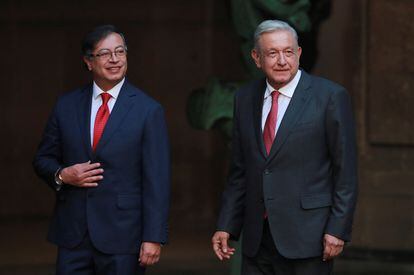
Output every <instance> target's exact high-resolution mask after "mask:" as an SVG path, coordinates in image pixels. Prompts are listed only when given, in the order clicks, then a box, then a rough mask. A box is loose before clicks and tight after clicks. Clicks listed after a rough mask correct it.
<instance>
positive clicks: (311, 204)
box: [301, 194, 332, 209]
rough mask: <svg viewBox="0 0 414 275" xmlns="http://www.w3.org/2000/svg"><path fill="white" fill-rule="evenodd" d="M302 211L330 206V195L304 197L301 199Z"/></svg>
mask: <svg viewBox="0 0 414 275" xmlns="http://www.w3.org/2000/svg"><path fill="white" fill-rule="evenodd" d="M301 203H302V208H303V209H312V208H319V207H327V206H331V205H332V195H331V194H314V195H304V196H302V198H301Z"/></svg>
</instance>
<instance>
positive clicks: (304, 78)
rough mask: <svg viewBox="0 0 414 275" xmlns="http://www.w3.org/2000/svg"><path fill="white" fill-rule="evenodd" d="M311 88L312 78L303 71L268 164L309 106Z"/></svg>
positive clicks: (277, 133) (278, 131)
mask: <svg viewBox="0 0 414 275" xmlns="http://www.w3.org/2000/svg"><path fill="white" fill-rule="evenodd" d="M309 87H310V76H309V75H308V74H307V73H305V72H304V71H302V75H301V78H300V80H299V83H298V86H297V87H296V89H295V92H294V94H293V97H292V99H291V100H290V103H289V106H288V108H287V110H286V112H285V115H284V116H283V119H282V122H281V124H280V126H279V129H278V130H277V132H276V137H275V140H274V142H273V145H272V148H271V150H270V153H269V157H268V158H267V162H269V161H271V160H272V159H273V158H274V157H275V156H276V155H277V153H278V152H279V150H280V148H281V147H282V145H283V144H284V143H285V141H286V139H287V137H288V136H289V133H290V130H291V129H292V127H293V126H294V125H295V123H296V121H297V120H298V119H299V118H300V114H301V113H302V111H303V110H304V107H305V106H306V105H307V102H308V100H309V98H310V93H309V91H308V89H309Z"/></svg>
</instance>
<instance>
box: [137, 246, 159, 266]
mask: <svg viewBox="0 0 414 275" xmlns="http://www.w3.org/2000/svg"><path fill="white" fill-rule="evenodd" d="M160 255H161V244H159V243H151V242H143V243H142V244H141V250H140V252H139V262H140V265H141V266H149V265H153V264H155V263H157V262H158V261H159V259H160Z"/></svg>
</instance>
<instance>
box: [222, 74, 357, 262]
mask: <svg viewBox="0 0 414 275" xmlns="http://www.w3.org/2000/svg"><path fill="white" fill-rule="evenodd" d="M265 89H266V82H265V80H264V79H262V80H258V81H254V82H251V83H250V84H249V85H247V86H245V87H244V88H242V89H241V90H240V91H239V92H238V93H237V95H236V98H235V111H234V112H235V114H234V132H233V147H232V150H233V152H232V162H231V169H230V176H229V182H228V185H227V187H226V190H225V191H224V194H223V203H222V208H221V212H220V216H219V220H218V228H217V229H218V230H222V231H226V232H229V233H230V234H231V235H232V237H233V238H238V237H239V235H240V232H241V230H242V229H243V252H244V253H245V254H246V255H248V256H254V255H255V254H256V252H257V251H258V249H259V245H260V241H261V236H262V230H263V229H262V228H263V213H264V212H265V209H266V212H267V214H268V221H269V225H270V229H271V232H272V236H273V239H274V241H275V245H276V247H277V249H278V250H279V252H280V253H281V254H282V255H284V256H285V257H287V258H295V259H298V258H309V257H316V256H320V255H322V252H323V246H322V243H323V242H322V240H323V235H324V234H325V233H328V234H331V235H333V236H336V237H338V238H340V239H342V240H345V241H349V240H350V238H351V229H352V220H353V214H354V210H355V204H356V198H357V169H356V167H357V163H356V160H357V159H356V140H355V125H354V119H353V115H352V108H351V102H350V98H349V96H348V93H347V92H346V90H345V89H344V88H343V87H341V86H339V85H338V84H335V83H333V82H331V81H329V80H326V79H323V78H319V77H314V76H311V75H309V74H307V73H306V72H304V71H302V75H301V78H300V81H299V83H298V86H297V87H296V89H295V93H294V95H293V97H292V99H291V101H290V103H289V106H288V108H287V110H286V113H285V115H284V117H283V119H282V122H281V125H280V127H279V129H278V131H277V133H276V137H275V141H274V143H273V146H272V148H271V151H270V153H269V155H267V154H266V150H265V147H264V143H263V134H262V130H261V120H262V105H263V94H264V92H265Z"/></svg>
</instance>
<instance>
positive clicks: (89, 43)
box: [82, 25, 126, 57]
mask: <svg viewBox="0 0 414 275" xmlns="http://www.w3.org/2000/svg"><path fill="white" fill-rule="evenodd" d="M111 33H117V34H119V35H120V36H121V37H122V39H123V40H124V44H125V47H126V40H125V36H124V35H123V34H122V33H121V32H120V31H119V30H118V29H117V28H116V27H115V26H113V25H102V26H98V27H96V28H95V29H93V30H92V31H90V32H88V33H87V34H86V35H85V37H84V38H83V40H82V55H83V56H86V57H88V56H90V55H91V54H92V52H93V50H94V49H95V46H96V44H98V43H99V41H101V40H102V39H104V38H106V37H107V36H109V35H110V34H111Z"/></svg>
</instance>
